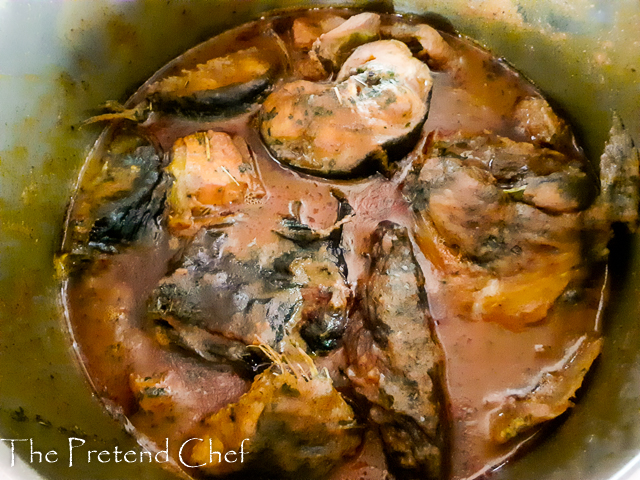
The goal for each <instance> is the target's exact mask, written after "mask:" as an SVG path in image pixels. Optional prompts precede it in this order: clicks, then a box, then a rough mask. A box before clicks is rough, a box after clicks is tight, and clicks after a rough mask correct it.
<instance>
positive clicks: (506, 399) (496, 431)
mask: <svg viewBox="0 0 640 480" xmlns="http://www.w3.org/2000/svg"><path fill="white" fill-rule="evenodd" d="M601 349H602V339H601V338H590V337H588V336H586V335H585V336H582V337H580V338H579V339H578V340H577V341H576V342H575V343H574V345H572V346H571V347H570V348H569V349H568V350H567V353H566V355H565V358H564V359H562V360H561V361H560V362H559V364H558V365H555V366H554V367H552V368H549V369H545V370H543V371H542V372H541V373H540V375H539V376H538V377H537V379H536V380H535V381H534V382H533V385H531V386H529V387H525V388H523V389H521V390H518V391H514V392H507V394H506V395H504V394H497V395H494V396H492V397H490V398H487V399H486V401H487V402H488V403H489V404H497V406H496V407H495V409H493V410H492V411H491V413H490V414H489V433H490V436H491V439H492V440H493V441H495V442H497V443H505V442H507V441H509V440H511V439H513V438H515V437H516V436H518V435H519V434H521V433H522V432H526V431H527V430H529V429H530V428H532V427H533V426H535V425H538V424H540V423H542V422H546V421H548V420H552V419H554V418H556V417H558V416H560V415H562V414H563V413H564V412H565V411H566V410H568V409H569V408H571V407H573V402H572V401H571V399H572V398H573V397H574V396H575V393H576V391H577V390H578V389H579V388H580V386H581V385H582V382H583V380H584V377H585V375H586V374H587V372H588V371H589V369H590V368H591V365H592V364H593V362H594V361H595V359H596V358H597V357H598V355H599V354H600V351H601Z"/></svg>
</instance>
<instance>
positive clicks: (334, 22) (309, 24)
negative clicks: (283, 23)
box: [291, 14, 346, 50]
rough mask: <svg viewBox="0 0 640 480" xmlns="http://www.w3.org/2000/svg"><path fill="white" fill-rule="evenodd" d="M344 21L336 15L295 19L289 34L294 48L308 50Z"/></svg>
mask: <svg viewBox="0 0 640 480" xmlns="http://www.w3.org/2000/svg"><path fill="white" fill-rule="evenodd" d="M344 22H346V20H345V19H344V18H342V17H340V16H338V15H332V14H328V15H326V16H322V17H320V18H317V17H315V18H314V17H297V18H296V19H294V20H293V26H292V27H291V33H292V36H293V44H294V46H295V47H296V48H300V49H303V50H310V49H311V47H313V44H314V42H315V41H316V40H317V39H318V37H320V35H322V34H323V33H327V32H328V31H330V30H333V29H334V28H336V27H339V26H340V25H342V24H343V23H344Z"/></svg>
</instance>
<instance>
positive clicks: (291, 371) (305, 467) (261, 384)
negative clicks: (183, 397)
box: [189, 347, 362, 479]
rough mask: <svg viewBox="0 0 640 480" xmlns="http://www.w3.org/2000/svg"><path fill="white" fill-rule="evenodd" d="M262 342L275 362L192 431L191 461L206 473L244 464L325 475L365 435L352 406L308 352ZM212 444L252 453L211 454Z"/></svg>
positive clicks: (247, 468)
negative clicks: (238, 458)
mask: <svg viewBox="0 0 640 480" xmlns="http://www.w3.org/2000/svg"><path fill="white" fill-rule="evenodd" d="M263 349H265V350H266V351H267V353H268V356H269V357H270V358H271V360H272V361H273V362H274V363H273V365H272V366H271V367H269V368H268V369H267V370H266V371H264V372H263V373H261V374H259V375H258V376H256V378H255V379H254V381H253V383H252V385H251V388H250V389H249V391H248V392H247V393H246V394H244V395H243V396H242V397H241V398H240V400H239V401H238V402H237V403H233V404H230V405H227V406H226V407H224V408H223V409H221V410H219V411H217V412H215V413H213V414H211V415H210V416H208V417H206V418H205V419H204V421H203V422H202V426H201V427H199V430H198V431H197V432H194V433H193V434H192V437H199V438H202V441H201V442H196V443H195V447H194V448H193V450H192V451H191V453H190V456H189V458H190V462H189V463H190V464H191V465H203V467H202V468H201V470H202V471H204V472H205V473H206V474H208V475H222V474H228V473H232V472H238V471H240V470H243V471H244V472H245V473H248V472H252V471H253V472H254V473H259V474H264V473H266V472H269V473H273V474H274V475H276V477H277V478H283V477H284V478H314V479H320V478H326V475H327V474H328V473H329V471H330V470H331V469H332V468H333V467H334V466H336V465H337V464H339V463H340V462H342V461H344V460H345V458H347V457H349V456H351V455H353V454H355V453H356V449H357V448H358V446H359V445H360V443H361V441H362V439H361V436H362V432H361V429H360V428H359V427H358V426H357V424H356V419H355V414H354V412H353V410H352V409H351V407H350V406H349V404H348V403H347V402H346V401H345V400H344V398H342V396H341V394H340V393H339V392H338V391H337V390H336V389H335V387H334V386H333V384H332V381H331V378H330V377H329V375H328V373H327V372H326V370H323V371H318V370H317V368H316V367H315V365H314V364H313V361H312V360H311V358H309V357H308V356H302V358H299V360H298V359H296V360H293V359H290V358H287V357H284V356H281V355H279V354H277V353H276V352H273V351H269V349H267V348H265V347H263ZM298 357H300V356H299V355H298ZM243 442H244V443H243ZM210 445H211V447H212V450H214V451H220V452H227V451H229V450H234V451H236V452H239V451H240V450H241V448H242V449H243V450H244V451H245V452H247V451H249V452H250V453H251V454H250V455H249V456H247V457H246V458H245V459H244V462H234V463H230V462H224V461H216V459H215V457H214V461H213V462H211V461H210V456H209V452H210V450H209V447H210Z"/></svg>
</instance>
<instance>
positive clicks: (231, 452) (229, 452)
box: [224, 450, 238, 463]
mask: <svg viewBox="0 0 640 480" xmlns="http://www.w3.org/2000/svg"><path fill="white" fill-rule="evenodd" d="M229 454H232V455H233V456H236V455H238V454H237V452H235V451H234V450H229V451H228V452H227V453H225V454H224V461H225V462H227V463H236V462H237V461H238V459H237V458H236V459H235V460H233V461H232V460H229V459H228V458H227V457H228V456H229Z"/></svg>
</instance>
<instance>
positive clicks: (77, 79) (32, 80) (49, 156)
mask: <svg viewBox="0 0 640 480" xmlns="http://www.w3.org/2000/svg"><path fill="white" fill-rule="evenodd" d="M322 5H325V2H320V1H314V2H304V1H295V0H267V1H264V0H260V1H251V0H242V1H237V0H225V1H222V0H219V1H206V0H192V1H177V0H173V1H171V0H169V1H166V2H159V1H153V0H147V1H142V0H140V1H136V0H133V1H117V0H110V1H109V0H92V1H88V0H87V1H79V2H72V1H70V0H69V1H63V0H56V1H50V2H42V1H38V0H21V1H10V0H0V438H2V439H5V440H3V441H2V442H0V443H2V445H0V477H1V478H8V479H20V480H27V479H28V480H31V479H38V478H44V479H58V478H64V479H69V480H73V479H87V478H91V479H95V480H99V479H116V478H117V479H129V478H136V479H140V480H142V479H152V478H153V479H160V480H162V479H171V478H175V475H174V474H172V473H170V472H168V471H165V470H164V469H163V468H162V467H161V466H160V464H158V463H155V462H154V463H152V464H148V463H147V464H140V463H126V462H124V461H120V462H118V463H116V462H115V461H110V462H108V463H100V462H99V461H98V460H97V459H96V458H94V459H93V461H92V462H88V461H86V459H85V458H82V459H79V458H76V459H75V460H76V461H75V462H74V463H73V465H70V463H69V455H68V449H69V442H70V441H71V442H76V443H75V444H77V445H79V444H80V442H81V441H84V442H86V444H85V445H84V448H85V449H89V448H90V449H91V450H96V451H101V450H109V451H112V452H113V450H114V447H115V446H117V447H118V448H119V449H120V450H122V451H127V450H130V449H132V448H134V446H135V442H134V441H133V440H132V439H131V437H129V436H128V435H127V434H126V433H125V432H124V430H123V429H122V426H121V424H120V423H118V422H117V421H116V420H114V419H113V418H112V417H111V416H109V415H108V414H107V413H105V409H104V408H103V406H102V405H101V404H100V403H99V402H98V400H97V398H96V397H95V396H94V394H93V392H92V389H91V386H90V384H89V381H88V380H87V379H86V377H85V375H84V373H83V371H82V368H81V366H80V362H79V361H78V359H77V357H76V354H75V350H74V348H73V339H72V337H71V335H70V333H69V331H68V328H67V325H66V323H65V315H64V308H63V304H62V302H61V283H60V280H59V277H58V276H57V274H56V271H55V268H54V263H53V257H54V254H55V252H56V250H57V249H58V248H59V246H60V243H61V232H62V229H63V222H64V213H65V207H66V205H67V201H68V199H69V197H70V195H71V194H72V192H73V190H74V186H75V182H76V179H77V178H78V175H79V171H80V168H81V166H82V163H83V159H84V158H85V156H86V155H87V153H88V151H89V149H90V147H91V145H92V144H93V142H94V141H95V139H96V138H97V136H98V134H99V132H100V127H98V126H95V125H84V124H83V120H85V119H87V118H89V117H90V116H92V115H93V114H95V113H96V112H97V107H98V106H99V105H101V104H102V103H104V102H105V101H107V100H113V99H115V100H118V101H121V102H123V101H124V100H126V99H127V97H128V96H130V95H131V94H132V93H133V92H134V91H135V89H136V88H137V86H139V85H140V84H141V83H142V82H143V81H144V80H145V79H146V78H148V77H149V76H150V75H151V74H152V73H153V72H154V71H155V70H156V69H158V68H159V67H160V66H162V65H163V64H164V63H166V62H167V61H168V60H170V59H171V58H173V57H175V56H176V55H178V54H179V53H181V52H182V51H184V50H185V49H187V48H188V47H190V46H193V45H195V44H197V43H199V42H200V41H203V40H205V39H207V38H209V37H210V36H212V35H214V34H216V33H217V32H220V31H222V30H224V29H226V28H228V27H232V26H235V25H237V24H240V23H242V22H245V21H248V20H251V19H254V18H257V17H258V16H260V15H261V14H263V13H264V12H267V11H270V10H273V9H277V8H290V7H302V6H322ZM342 5H346V6H357V7H366V8H376V9H385V10H387V11H388V10H391V9H395V11H396V12H398V13H417V14H423V15H427V16H428V17H430V20H431V21H432V22H435V24H436V25H441V26H445V27H447V28H454V29H455V30H456V31H457V32H459V33H461V34H464V35H468V36H470V37H472V38H474V39H476V40H477V41H478V42H479V43H480V44H481V45H483V46H485V47H487V48H488V49H490V50H491V51H493V52H494V53H495V54H496V55H497V56H500V57H503V58H504V59H505V60H506V61H507V62H509V63H511V64H512V65H514V66H515V67H516V68H517V69H518V70H519V71H520V72H522V73H523V74H524V75H525V76H527V77H528V78H530V79H531V80H532V81H533V82H534V83H535V84H536V85H538V87H540V89H541V90H542V91H544V92H545V93H546V94H547V95H548V96H549V98H550V99H551V101H552V102H553V103H554V105H557V106H558V107H559V108H560V109H561V110H562V111H564V113H565V114H566V116H567V117H568V118H569V119H570V120H571V121H572V123H573V125H574V127H575V131H576V133H577V135H578V137H579V138H580V140H581V141H582V144H583V145H584V147H585V150H586V152H587V155H588V156H589V158H590V159H591V160H593V161H594V162H595V161H596V160H597V159H598V157H599V155H600V154H601V152H602V149H603V144H604V142H605V140H606V137H607V133H608V128H609V125H610V121H611V112H612V111H613V110H616V111H618V113H619V114H620V116H621V117H622V119H623V121H624V122H625V123H626V125H627V127H628V128H629V130H630V132H631V134H632V136H633V137H634V138H635V140H636V144H638V143H640V28H639V26H640V3H639V2H637V0H618V1H616V2H608V1H607V0H572V1H570V2H569V1H566V0H537V1H536V0H520V1H518V0H468V1H464V0H455V1H451V0H448V1H447V0H432V1H426V0H422V1H420V0H418V1H416V0H398V1H396V2H391V1H389V2H382V3H380V2H378V3H375V4H371V3H366V2H360V1H351V2H344V3H342ZM639 240H640V235H634V236H630V235H624V234H621V235H619V236H618V237H616V239H615V240H614V242H613V244H612V245H611V266H610V271H609V273H610V280H611V286H612V288H611V294H610V300H609V305H608V307H606V311H605V314H604V322H605V325H604V332H605V339H606V341H605V345H604V350H603V353H602V356H601V359H600V360H599V361H598V362H597V364H596V368H595V370H594V371H593V372H592V373H591V374H590V375H589V377H588V380H587V385H586V388H583V389H582V392H581V395H580V401H579V403H578V404H577V406H576V407H575V408H574V409H573V411H572V413H571V415H569V416H567V417H564V418H562V419H561V420H560V421H558V422H556V425H555V428H554V429H552V430H551V431H550V432H549V433H548V435H546V436H545V437H544V439H542V440H541V442H540V444H539V445H538V447H537V448H536V449H535V450H533V451H531V452H530V453H528V454H527V455H526V456H524V457H522V458H520V459H517V460H514V461H511V462H509V463H507V464H506V465H504V466H502V467H501V468H498V469H497V470H496V471H495V472H494V473H492V474H491V478H492V479H500V480H502V479H504V480H507V479H517V480H556V479H557V480H600V479H608V480H614V479H615V480H628V479H640V326H639V325H638V321H639V320H640V315H639V311H640V255H638V253H639V252H640V248H639V246H640V245H639ZM70 439H72V440H70ZM73 439H75V440H73ZM11 440H13V441H11ZM12 449H13V453H12ZM32 452H33V453H32ZM38 452H40V454H39V453H38ZM48 452H54V453H55V454H54V453H50V454H49V455H47V453H48Z"/></svg>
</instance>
